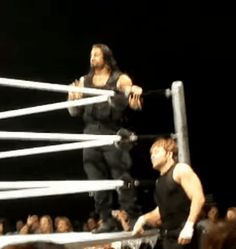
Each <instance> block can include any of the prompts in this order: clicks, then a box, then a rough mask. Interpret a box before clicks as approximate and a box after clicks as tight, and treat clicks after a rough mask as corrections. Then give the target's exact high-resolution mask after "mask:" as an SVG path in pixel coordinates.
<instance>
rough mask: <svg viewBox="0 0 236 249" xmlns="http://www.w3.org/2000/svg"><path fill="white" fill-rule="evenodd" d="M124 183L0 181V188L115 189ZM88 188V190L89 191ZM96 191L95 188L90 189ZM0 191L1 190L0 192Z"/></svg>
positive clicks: (110, 181) (105, 181) (114, 181)
mask: <svg viewBox="0 0 236 249" xmlns="http://www.w3.org/2000/svg"><path fill="white" fill-rule="evenodd" d="M123 184H124V181H123V180H80V181H78V180H63V181H59V180H58V181H0V190H4V189H6V190H7V189H8V190H9V189H25V188H52V187H53V188H56V187H61V186H62V185H63V187H68V186H69V187H75V188H79V187H80V186H83V187H82V188H86V187H88V189H89V188H94V186H96V187H97V188H98V189H99V188H101V189H102V190H104V189H105V188H104V186H108V189H115V188H118V187H122V186H123ZM89 191H90V190H88V192H89ZM91 191H97V190H91ZM0 193H1V192H0Z"/></svg>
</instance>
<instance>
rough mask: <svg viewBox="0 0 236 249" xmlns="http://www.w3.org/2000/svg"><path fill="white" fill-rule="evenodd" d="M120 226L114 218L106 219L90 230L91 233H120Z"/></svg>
mask: <svg viewBox="0 0 236 249" xmlns="http://www.w3.org/2000/svg"><path fill="white" fill-rule="evenodd" d="M121 230H122V228H121V226H120V224H119V223H118V222H117V221H116V220H115V219H114V218H108V219H106V220H104V221H102V222H101V224H100V225H99V227H98V228H95V229H94V230H92V233H110V232H118V231H121Z"/></svg>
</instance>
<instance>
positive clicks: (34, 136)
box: [0, 131, 121, 141]
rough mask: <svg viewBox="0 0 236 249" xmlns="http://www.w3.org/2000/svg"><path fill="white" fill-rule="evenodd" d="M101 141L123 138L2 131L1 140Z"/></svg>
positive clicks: (115, 136)
mask: <svg viewBox="0 0 236 249" xmlns="http://www.w3.org/2000/svg"><path fill="white" fill-rule="evenodd" d="M99 139H111V140H113V141H120V139H121V137H120V136H119V135H93V134H76V133H46V132H17V131H16V132H14V131H0V140H34V141H35V140H36V141H86V140H99Z"/></svg>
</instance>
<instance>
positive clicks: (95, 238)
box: [0, 229, 159, 249]
mask: <svg viewBox="0 0 236 249" xmlns="http://www.w3.org/2000/svg"><path fill="white" fill-rule="evenodd" d="M158 238H159V230H158V229H152V230H147V231H144V234H143V235H142V236H140V237H134V236H133V235H132V232H112V233H100V234H93V233H90V232H70V233H51V234H27V235H24V234H20V235H4V236H1V237H0V248H3V247H4V246H7V245H14V244H23V243H27V242H52V243H56V244H63V245H65V246H66V248H68V249H69V248H70V249H72V248H77V249H81V248H85V247H89V246H90V247H93V248H94V246H96V245H103V244H107V243H111V242H114V243H112V248H115V249H121V248H124V246H125V245H129V247H130V248H132V249H138V248H139V247H140V245H141V243H142V242H143V243H148V244H150V246H151V248H154V246H155V244H156V241H157V239H158ZM99 248H100V247H99Z"/></svg>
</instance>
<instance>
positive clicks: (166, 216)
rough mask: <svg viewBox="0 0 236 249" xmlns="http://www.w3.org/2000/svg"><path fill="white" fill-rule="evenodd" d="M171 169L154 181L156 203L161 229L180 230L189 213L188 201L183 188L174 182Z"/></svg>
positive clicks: (172, 168) (172, 169)
mask: <svg viewBox="0 0 236 249" xmlns="http://www.w3.org/2000/svg"><path fill="white" fill-rule="evenodd" d="M174 168H175V166H173V167H171V168H170V169H169V170H168V171H167V172H166V173H165V174H164V175H162V176H160V177H159V178H158V180H157V181H156V201H157V206H159V210H160V214H161V219H162V227H163V228H164V229H168V230H175V229H178V228H181V227H182V226H183V225H184V223H185V222H186V220H187V217H188V215H189V211H190V203H191V202H190V200H189V198H188V196H187V195H186V193H185V191H184V190H183V188H182V187H181V186H180V185H179V184H178V183H177V182H175V181H174V179H173V171H174Z"/></svg>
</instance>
